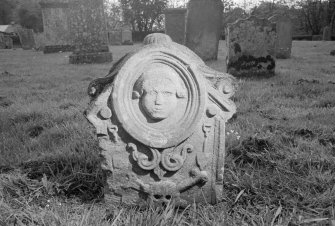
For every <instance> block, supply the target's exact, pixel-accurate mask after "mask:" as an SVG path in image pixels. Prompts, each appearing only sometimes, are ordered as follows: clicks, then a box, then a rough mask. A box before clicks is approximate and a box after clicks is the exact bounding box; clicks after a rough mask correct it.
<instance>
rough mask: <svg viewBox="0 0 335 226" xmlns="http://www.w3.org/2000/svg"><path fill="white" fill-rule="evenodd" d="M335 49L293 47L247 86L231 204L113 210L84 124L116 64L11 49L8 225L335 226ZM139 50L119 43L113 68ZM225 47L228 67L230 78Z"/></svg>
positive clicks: (1, 202)
mask: <svg viewBox="0 0 335 226" xmlns="http://www.w3.org/2000/svg"><path fill="white" fill-rule="evenodd" d="M333 46H334V44H333V43H332V42H322V41H320V42H318V41H313V42H308V41H299V42H296V41H295V42H293V50H292V58H291V59H288V60H277V67H276V76H274V77H272V78H268V79H247V80H240V81H239V89H238V91H237V92H236V94H235V96H234V97H233V100H234V101H235V103H236V105H237V107H238V108H237V113H236V114H235V115H234V116H233V118H232V119H231V120H229V122H228V123H227V128H226V131H227V136H226V145H227V155H226V156H227V157H226V162H225V175H224V177H225V180H224V191H225V194H224V200H223V201H222V202H221V203H219V204H217V205H215V206H206V205H191V206H189V207H188V208H186V209H184V210H178V209H175V208H174V205H173V203H170V204H169V205H167V206H166V207H151V208H147V209H144V210H143V209H129V208H127V207H125V206H114V207H111V208H107V207H106V206H104V203H103V201H102V198H103V185H104V174H103V172H102V171H101V169H100V167H99V161H100V157H99V155H98V145H97V140H96V138H95V135H94V130H93V128H92V126H90V125H89V123H88V122H87V121H86V119H85V118H84V116H83V114H82V113H83V111H84V109H85V107H86V106H87V104H88V96H87V94H86V89H87V87H88V84H89V82H90V81H92V80H93V79H95V78H98V77H102V76H104V75H105V74H106V73H107V72H108V70H109V68H110V67H111V65H110V64H99V65H70V64H68V55H69V53H58V54H50V55H43V53H41V52H35V51H29V50H28V51H23V50H21V49H17V50H0V225H1V226H2V225H290V226H294V225H335V223H334V221H335V209H334V205H335V176H334V175H335V120H334V119H335V84H334V83H335V63H334V62H335V58H334V57H333V56H330V55H329V51H330V50H331V48H333ZM137 47H139V45H135V46H113V47H112V52H113V56H114V61H116V60H117V59H119V58H121V57H122V56H123V55H124V54H125V53H126V52H128V51H129V50H130V49H133V48H137ZM224 49H225V48H224V43H223V42H222V43H220V51H219V60H218V61H214V62H208V64H209V65H210V66H211V67H212V68H215V69H217V70H221V71H224V70H225V65H224V63H223V62H225V60H224V59H225V51H224Z"/></svg>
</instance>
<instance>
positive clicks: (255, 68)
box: [226, 16, 276, 77]
mask: <svg viewBox="0 0 335 226" xmlns="http://www.w3.org/2000/svg"><path fill="white" fill-rule="evenodd" d="M226 40H227V41H226V43H227V48H228V53H227V71H228V73H230V74H232V75H234V76H237V77H251V76H266V77H268V76H272V75H274V73H275V66H276V62H275V43H276V25H275V24H273V23H271V22H270V21H269V20H267V19H260V18H257V17H255V16H251V17H249V18H247V19H241V20H237V21H236V22H235V23H232V24H229V25H228V27H227V30H226Z"/></svg>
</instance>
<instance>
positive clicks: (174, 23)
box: [164, 8, 187, 45]
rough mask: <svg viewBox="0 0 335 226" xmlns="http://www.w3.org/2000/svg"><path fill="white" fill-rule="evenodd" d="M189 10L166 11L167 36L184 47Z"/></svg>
mask: <svg viewBox="0 0 335 226" xmlns="http://www.w3.org/2000/svg"><path fill="white" fill-rule="evenodd" d="M186 12H187V9H184V8H175V9H167V10H165V12H164V14H165V34H167V35H169V36H170V37H171V38H172V40H173V41H174V42H177V43H179V44H182V45H184V44H185V36H186V34H185V32H186Z"/></svg>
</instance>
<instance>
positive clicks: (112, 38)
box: [108, 30, 122, 45]
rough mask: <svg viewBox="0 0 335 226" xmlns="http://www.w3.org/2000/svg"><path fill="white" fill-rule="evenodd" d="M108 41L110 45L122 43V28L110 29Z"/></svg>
mask: <svg viewBox="0 0 335 226" xmlns="http://www.w3.org/2000/svg"><path fill="white" fill-rule="evenodd" d="M108 43H109V45H121V44H122V31H121V30H112V31H108Z"/></svg>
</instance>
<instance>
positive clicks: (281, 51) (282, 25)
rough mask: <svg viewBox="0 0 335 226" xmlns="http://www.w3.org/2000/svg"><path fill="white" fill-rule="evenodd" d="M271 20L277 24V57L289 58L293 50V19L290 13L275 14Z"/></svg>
mask: <svg viewBox="0 0 335 226" xmlns="http://www.w3.org/2000/svg"><path fill="white" fill-rule="evenodd" d="M269 20H270V21H271V22H273V23H275V24H276V32H277V39H276V57H277V58H279V59H288V58H290V57H291V50H292V32H293V27H292V20H291V18H290V17H289V15H286V14H281V15H274V16H272V17H270V18H269Z"/></svg>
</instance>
